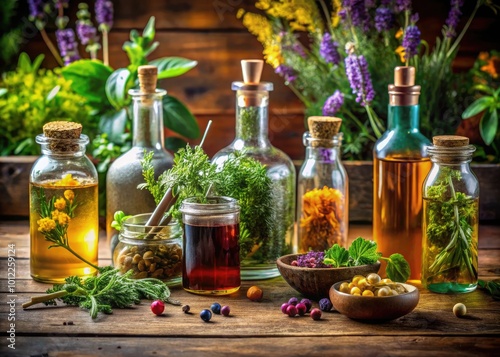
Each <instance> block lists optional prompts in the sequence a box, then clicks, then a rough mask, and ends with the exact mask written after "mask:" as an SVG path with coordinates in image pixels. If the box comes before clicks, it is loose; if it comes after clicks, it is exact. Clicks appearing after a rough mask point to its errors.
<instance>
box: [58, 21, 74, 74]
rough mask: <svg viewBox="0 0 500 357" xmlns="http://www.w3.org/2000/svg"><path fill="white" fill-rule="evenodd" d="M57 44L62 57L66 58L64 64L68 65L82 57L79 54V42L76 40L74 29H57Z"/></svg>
mask: <svg viewBox="0 0 500 357" xmlns="http://www.w3.org/2000/svg"><path fill="white" fill-rule="evenodd" d="M56 38H57V45H58V46H59V52H61V57H63V58H64V64H65V65H68V64H70V63H71V62H74V61H76V60H78V59H80V55H79V54H78V44H77V43H76V40H75V32H74V31H73V29H61V30H57V31H56Z"/></svg>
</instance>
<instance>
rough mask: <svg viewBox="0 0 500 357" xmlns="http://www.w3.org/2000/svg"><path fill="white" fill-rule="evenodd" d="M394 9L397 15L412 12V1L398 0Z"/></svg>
mask: <svg viewBox="0 0 500 357" xmlns="http://www.w3.org/2000/svg"><path fill="white" fill-rule="evenodd" d="M394 9H395V10H396V13H400V12H404V11H410V10H411V0H396V3H395V4H394Z"/></svg>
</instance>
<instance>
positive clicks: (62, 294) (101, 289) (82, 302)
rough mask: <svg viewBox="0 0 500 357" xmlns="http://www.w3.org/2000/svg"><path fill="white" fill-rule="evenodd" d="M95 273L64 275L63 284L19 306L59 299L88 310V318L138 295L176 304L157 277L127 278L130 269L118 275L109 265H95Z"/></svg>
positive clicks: (135, 301)
mask: <svg viewBox="0 0 500 357" xmlns="http://www.w3.org/2000/svg"><path fill="white" fill-rule="evenodd" d="M99 271H100V274H99V276H94V277H90V278H87V279H85V280H84V279H82V278H79V277H76V276H71V277H68V278H66V280H65V281H66V282H65V283H64V284H56V285H54V287H53V288H51V289H48V290H47V295H43V296H38V297H34V298H32V299H31V301H30V302H28V303H25V304H23V308H27V307H29V306H31V305H34V304H38V303H42V302H43V303H44V304H45V305H57V303H56V300H60V301H62V302H63V303H65V304H66V305H72V306H79V307H81V308H82V309H86V310H89V313H90V316H91V317H92V319H95V318H97V315H98V313H99V312H102V313H104V314H111V313H112V312H113V310H112V309H113V308H119V309H123V308H128V307H131V306H132V305H134V304H139V303H140V301H141V299H151V300H161V301H166V302H171V303H175V304H178V302H176V301H173V300H171V299H170V289H169V288H168V286H167V285H165V283H163V282H162V281H161V280H158V279H154V278H148V279H138V280H136V279H131V278H130V275H131V274H132V271H131V270H130V271H128V272H127V273H125V274H123V275H120V273H119V272H118V269H114V268H113V267H111V266H108V267H104V268H99Z"/></svg>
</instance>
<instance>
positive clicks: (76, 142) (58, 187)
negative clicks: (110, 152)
mask: <svg viewBox="0 0 500 357" xmlns="http://www.w3.org/2000/svg"><path fill="white" fill-rule="evenodd" d="M81 132H82V125H81V124H78V123H72V122H64V121H56V122H50V123H47V124H45V125H44V126H43V134H40V135H38V136H37V137H36V142H37V143H38V144H40V145H41V146H42V155H41V156H40V157H39V158H38V160H37V161H36V162H35V163H34V165H33V168H32V169H31V174H30V183H29V191H30V193H29V195H30V268H31V276H32V277H33V279H35V280H37V281H40V282H43V283H60V282H63V281H64V279H65V278H66V277H68V276H79V277H88V276H92V275H94V274H95V273H96V272H97V248H98V235H99V212H98V201H97V186H98V182H97V171H96V169H95V167H94V165H93V164H92V162H91V161H90V160H89V158H88V157H87V156H86V155H85V147H86V145H87V144H88V143H89V138H88V136H86V135H85V134H81ZM64 248H65V249H64Z"/></svg>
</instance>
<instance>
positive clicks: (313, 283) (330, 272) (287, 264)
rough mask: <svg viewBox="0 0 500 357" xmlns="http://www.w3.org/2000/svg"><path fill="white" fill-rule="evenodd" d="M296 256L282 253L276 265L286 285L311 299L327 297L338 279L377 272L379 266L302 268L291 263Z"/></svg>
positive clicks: (378, 264) (347, 278)
mask: <svg viewBox="0 0 500 357" xmlns="http://www.w3.org/2000/svg"><path fill="white" fill-rule="evenodd" d="M298 256H299V254H288V255H284V256H282V257H280V258H279V259H278V260H277V261H276V265H277V266H278V270H279V272H280V273H281V276H282V277H283V279H285V281H286V282H287V283H288V285H290V286H291V287H292V288H294V289H295V290H297V291H298V292H299V293H301V294H302V295H304V296H306V297H308V298H310V299H313V300H319V299H322V298H325V297H328V294H329V291H330V288H331V286H332V285H333V284H335V283H336V282H338V281H345V280H349V279H352V278H353V277H354V276H355V275H363V276H366V275H368V274H370V273H377V272H378V270H379V268H380V262H377V263H375V264H371V265H360V266H356V267H342V268H302V267H296V266H293V265H291V264H292V262H293V261H294V260H297V257H298Z"/></svg>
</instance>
